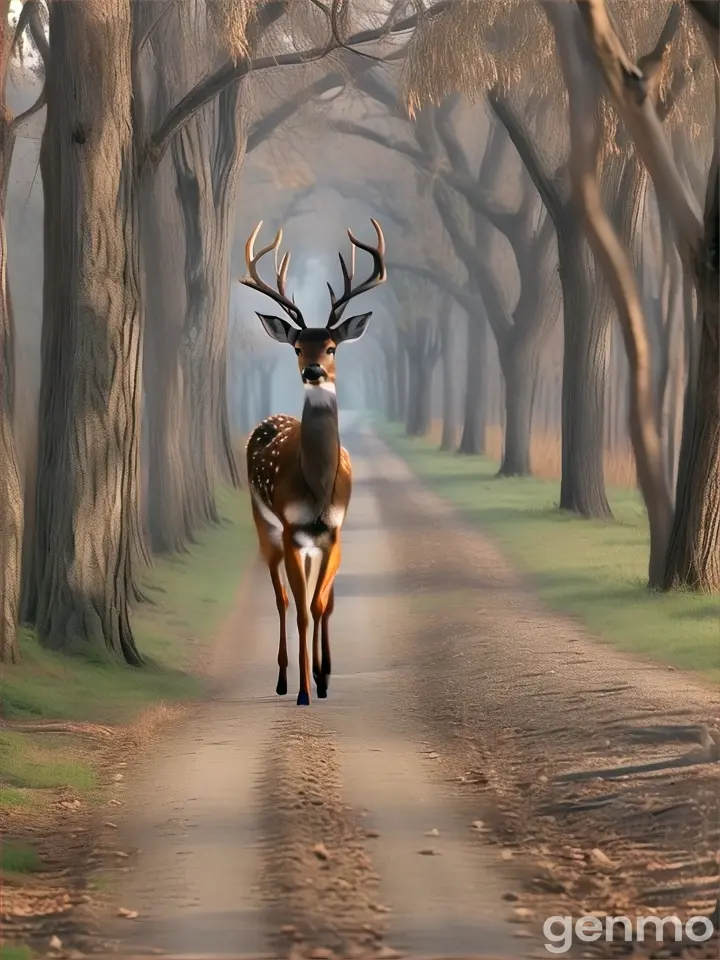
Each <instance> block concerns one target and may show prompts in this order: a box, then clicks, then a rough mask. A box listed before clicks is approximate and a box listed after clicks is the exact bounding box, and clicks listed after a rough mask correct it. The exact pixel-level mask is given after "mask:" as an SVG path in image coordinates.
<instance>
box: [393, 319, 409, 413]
mask: <svg viewBox="0 0 720 960" xmlns="http://www.w3.org/2000/svg"><path fill="white" fill-rule="evenodd" d="M395 384H396V386H395V393H396V396H397V416H396V419H397V421H398V423H404V422H405V419H406V417H407V409H408V356H407V347H406V345H405V340H404V338H400V342H399V343H398V348H397V352H396V354H395Z"/></svg>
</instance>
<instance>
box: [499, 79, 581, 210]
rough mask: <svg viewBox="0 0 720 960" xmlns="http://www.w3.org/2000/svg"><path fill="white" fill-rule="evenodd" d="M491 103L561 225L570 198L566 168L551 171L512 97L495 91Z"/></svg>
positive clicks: (542, 198)
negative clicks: (564, 179) (564, 185)
mask: <svg viewBox="0 0 720 960" xmlns="http://www.w3.org/2000/svg"><path fill="white" fill-rule="evenodd" d="M488 103H489V104H490V107H491V109H492V111H493V113H494V114H495V116H496V117H497V118H498V120H499V121H500V123H501V124H502V125H503V126H504V127H505V129H506V130H507V132H508V135H509V137H510V139H511V140H512V142H513V145H514V147H515V149H516V150H517V152H518V154H519V156H520V159H521V160H522V162H523V165H524V167H525V169H526V170H527V172H528V173H529V174H530V178H531V179H532V182H533V183H534V184H535V188H536V189H537V191H538V193H539V194H540V198H541V200H542V202H543V203H544V204H545V206H546V207H547V211H548V213H549V214H550V216H551V217H552V218H553V220H554V221H555V223H556V224H558V223H559V222H560V218H561V217H562V216H563V213H564V209H565V204H566V202H567V199H568V197H567V195H566V194H565V192H564V191H562V190H561V183H562V175H561V170H562V168H561V169H560V170H552V169H551V168H550V166H549V165H548V163H547V162H546V160H545V159H544V157H543V156H542V154H541V153H540V151H539V150H538V148H537V146H536V144H535V142H534V140H533V138H532V137H531V136H530V133H529V131H528V130H527V127H526V125H525V123H524V122H523V120H522V117H521V116H520V114H519V113H518V112H517V110H516V109H515V107H514V106H513V104H512V103H511V101H510V100H509V99H508V97H505V96H502V95H501V94H500V93H498V91H497V90H492V91H490V93H489V94H488Z"/></svg>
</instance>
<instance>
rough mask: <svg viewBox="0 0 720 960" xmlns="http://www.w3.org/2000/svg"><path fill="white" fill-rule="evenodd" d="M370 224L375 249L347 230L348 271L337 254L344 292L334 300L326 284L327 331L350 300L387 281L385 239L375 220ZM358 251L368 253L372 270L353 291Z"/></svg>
mask: <svg viewBox="0 0 720 960" xmlns="http://www.w3.org/2000/svg"><path fill="white" fill-rule="evenodd" d="M370 223H371V224H372V225H373V226H374V227H375V233H376V234H377V247H371V246H369V245H368V244H366V243H361V242H360V240H358V239H356V238H355V237H354V236H353V235H352V232H351V231H350V230H348V236H349V237H350V243H352V245H353V248H352V260H351V261H350V270H349V271H348V268H347V267H346V265H345V261H344V260H343V256H342V254H341V253H339V254H338V257H339V258H340V266H341V268H342V272H343V282H344V285H345V290H344V291H343V294H342V296H341V297H340V298H339V299H336V297H335V293H334V291H333V288H332V287H331V286H330V284H329V283H328V290H329V291H330V319H329V321H328V330H332V329H333V327H336V326H337V325H338V324H339V323H340V321H341V319H342V315H343V311H344V310H345V307H346V306H347V305H348V303H349V302H350V301H351V300H352V298H353V297H357V296H358V294H361V293H365V292H366V291H367V290H371V289H372V288H373V287H376V286H377V285H378V284H380V283H384V282H385V280H387V270H386V269H385V259H384V257H385V237H384V236H383V232H382V230H381V228H380V224H379V223H378V222H377V220H372V219H371V220H370ZM356 247H357V248H358V249H359V250H364V251H365V252H366V253H369V254H370V256H371V257H372V258H373V270H372V273H371V274H370V276H369V277H368V278H367V280H364V281H363V282H362V283H361V284H360V285H359V286H357V287H355V289H354V290H353V286H352V282H353V277H354V275H355V248H356Z"/></svg>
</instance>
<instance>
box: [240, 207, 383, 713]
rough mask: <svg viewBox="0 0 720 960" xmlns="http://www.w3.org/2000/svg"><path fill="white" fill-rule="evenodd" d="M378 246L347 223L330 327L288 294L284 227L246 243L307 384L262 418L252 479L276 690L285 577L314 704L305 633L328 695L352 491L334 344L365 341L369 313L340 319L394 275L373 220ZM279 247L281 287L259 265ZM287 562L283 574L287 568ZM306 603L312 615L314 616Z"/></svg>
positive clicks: (274, 322)
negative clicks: (273, 630)
mask: <svg viewBox="0 0 720 960" xmlns="http://www.w3.org/2000/svg"><path fill="white" fill-rule="evenodd" d="M370 222H371V223H372V225H373V227H374V228H375V233H376V235H377V245H376V246H371V245H368V244H365V243H362V242H361V241H360V240H358V239H357V238H356V237H354V236H353V234H352V232H351V231H350V230H348V231H347V233H348V237H349V238H350V243H351V245H352V246H351V251H352V255H351V260H350V268H349V269H348V267H347V265H346V263H345V260H344V259H343V256H342V254H341V253H339V254H338V257H339V259H340V266H341V269H342V275H343V283H344V290H343V293H342V294H341V295H340V296H336V295H335V292H334V291H333V288H332V287H331V286H330V284H329V283H328V284H327V286H328V290H329V291H330V314H329V319H328V321H327V323H326V324H325V326H324V327H308V326H307V325H306V323H305V320H304V319H303V316H302V313H301V312H300V309H299V308H298V306H297V305H296V303H295V298H294V297H293V298H292V299H290V298H289V297H288V296H287V295H286V293H285V286H286V281H287V274H288V269H289V264H290V253H289V252H288V253H285V255H284V256H283V257H282V259H281V261H280V265H279V267H278V252H279V248H280V244H281V243H282V229H280V230H278V232H277V234H276V236H275V239H274V241H273V242H272V243H271V244H269V245H268V246H266V247H263V248H262V249H260V250H259V251H258V252H257V253H256V252H255V241H256V240H257V237H258V234H259V233H260V230H261V228H262V224H263V221H262V220H261V221H260V222H259V223H258V224H257V226H256V227H255V229H254V230H253V232H252V233H251V235H250V237H249V238H248V240H247V243H246V245H245V263H246V268H247V273H246V275H245V276H243V277H242V278H240V282H241V283H242V284H244V285H245V286H247V287H250V288H252V289H254V290H257V291H259V292H260V293H263V294H265V295H266V296H268V297H269V298H270V299H271V300H273V301H274V302H275V303H276V304H277V305H278V306H279V307H281V309H282V310H283V311H284V313H285V314H286V316H287V317H288V318H289V321H290V322H288V320H285V319H283V318H281V317H277V316H269V315H267V314H263V313H257V316H258V318H259V320H260V322H261V323H262V326H263V328H264V329H265V332H266V333H267V334H268V335H269V336H270V337H272V339H273V340H275V341H277V342H278V343H284V344H289V345H290V346H291V347H292V348H293V349H294V351H295V354H296V355H297V364H298V370H299V372H300V378H301V381H302V384H303V387H304V402H303V408H302V417H301V419H300V420H298V419H297V418H295V417H292V416H286V415H284V414H274V415H272V416H270V417H267V418H266V419H265V420H263V421H262V422H261V423H259V424H258V425H257V426H256V427H255V428H254V429H253V430H252V432H251V433H250V436H249V438H248V441H247V444H246V462H247V477H248V487H249V492H250V502H251V509H252V516H253V521H254V524H255V529H256V532H257V538H258V543H259V548H260V554H261V556H262V558H263V560H264V562H265V564H266V566H267V568H268V570H269V572H270V579H271V581H272V586H273V591H274V593H275V603H276V606H277V611H278V616H279V618H280V644H279V648H278V658H277V663H278V671H279V672H278V681H277V686H276V690H275V692H276V693H277V694H278V695H279V696H284V695H285V694H286V693H287V667H288V651H287V630H286V619H287V610H288V606H289V600H288V595H287V591H286V589H285V582H284V580H285V579H286V582H287V584H289V586H290V590H291V592H292V595H293V600H294V602H295V609H296V614H297V628H298V640H299V651H298V654H299V667H300V690H299V693H298V697H297V704H298V706H309V705H310V670H309V663H308V651H307V632H308V626H309V621H310V617H312V625H313V633H312V671H313V679H314V680H315V687H316V690H317V696H318V698H319V699H325V698H326V697H327V692H328V685H329V681H330V671H331V659H330V631H329V621H330V616H331V615H332V613H333V610H334V608H335V577H336V575H337V572H338V570H339V568H340V557H341V549H340V532H341V529H342V526H343V522H344V520H345V516H346V514H347V510H348V506H349V504H350V497H351V494H352V464H351V462H350V455H349V454H348V452H347V450H346V449H345V448H344V447H342V446H341V445H340V434H339V429H338V406H337V394H336V385H335V376H336V368H335V351H336V349H337V347H338V346H340V345H341V344H344V343H349V342H351V341H356V340H359V339H360V337H362V336H363V334H364V333H365V331H366V330H367V326H368V321H369V320H370V317H371V316H372V313H363V314H359V315H356V316H351V317H347V318H346V319H343V314H344V311H345V308H346V307H347V305H348V303H349V302H350V301H351V300H352V299H354V298H355V297H357V296H359V295H360V294H362V293H365V292H367V291H368V290H371V289H372V288H373V287H376V286H377V285H378V284H381V283H384V282H385V280H386V279H387V271H386V268H385V238H384V236H383V232H382V229H381V228H380V225H379V223H378V222H377V221H376V220H371V221H370ZM356 250H362V251H365V252H366V253H368V254H369V255H370V256H371V258H372V262H373V266H372V272H371V273H370V276H369V277H368V278H367V279H366V280H364V281H363V282H361V283H359V284H357V286H353V284H354V282H355V252H356ZM271 252H272V253H274V256H275V287H273V286H271V285H270V284H268V283H266V282H265V281H264V280H263V279H262V278H261V277H260V275H259V273H258V263H259V261H260V260H261V259H262V258H263V257H264V256H266V255H267V254H268V253H271ZM283 570H284V574H285V577H283ZM308 612H309V615H308Z"/></svg>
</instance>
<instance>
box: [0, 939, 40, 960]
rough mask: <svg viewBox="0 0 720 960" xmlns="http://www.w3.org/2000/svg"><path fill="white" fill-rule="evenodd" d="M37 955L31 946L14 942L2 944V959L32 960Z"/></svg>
mask: <svg viewBox="0 0 720 960" xmlns="http://www.w3.org/2000/svg"><path fill="white" fill-rule="evenodd" d="M34 956H35V954H34V953H33V951H32V950H31V949H30V947H24V946H18V945H16V944H12V943H2V944H0V960H32V958H33V957H34Z"/></svg>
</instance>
